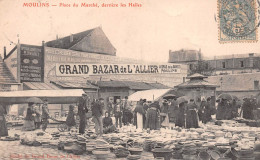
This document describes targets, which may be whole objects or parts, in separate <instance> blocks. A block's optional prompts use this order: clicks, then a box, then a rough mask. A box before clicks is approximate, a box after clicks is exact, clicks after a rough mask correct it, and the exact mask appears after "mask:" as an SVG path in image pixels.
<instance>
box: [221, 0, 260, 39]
mask: <svg viewBox="0 0 260 160" xmlns="http://www.w3.org/2000/svg"><path fill="white" fill-rule="evenodd" d="M256 5H257V3H256V0H218V18H219V19H218V22H219V26H218V27H219V42H220V43H230V42H231V43H232V42H257V40H258V39H257V38H258V37H257V34H258V33H257V26H258V24H257V15H258V14H257V6H256Z"/></svg>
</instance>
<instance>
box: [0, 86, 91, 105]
mask: <svg viewBox="0 0 260 160" xmlns="http://www.w3.org/2000/svg"><path fill="white" fill-rule="evenodd" d="M82 93H84V91H83V90H82V89H61V90H24V91H10V92H0V103H8V104H23V103H27V99H28V98H31V97H38V98H40V99H42V100H44V99H47V100H48V102H49V103H50V104H71V103H75V102H77V99H78V98H79V97H80V96H81V95H82ZM87 94H88V93H87Z"/></svg>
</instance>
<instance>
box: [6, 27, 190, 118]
mask: <svg viewBox="0 0 260 160" xmlns="http://www.w3.org/2000/svg"><path fill="white" fill-rule="evenodd" d="M4 55H5V56H4V63H5V64H6V66H7V67H8V68H9V70H10V71H11V73H12V74H13V76H14V79H15V80H16V81H17V82H19V83H21V84H22V89H24V90H29V89H32V90H48V89H84V90H85V91H90V92H93V91H94V92H95V93H96V94H95V95H94V94H93V95H92V96H91V97H92V98H97V96H105V97H116V96H119V95H120V96H121V98H122V97H124V96H128V95H130V94H131V93H133V92H135V91H137V90H144V88H142V87H141V88H138V87H137V88H135V87H132V86H133V85H128V86H127V85H126V86H123V87H122V86H121V87H104V86H102V85H95V84H98V82H99V83H100V82H103V81H109V82H110V81H121V82H126V81H127V82H129V83H132V84H133V83H142V84H144V85H145V83H149V84H155V85H161V84H162V85H164V86H168V87H173V86H175V85H178V84H180V83H182V82H183V77H186V76H187V65H185V64H171V63H160V64H158V63H154V62H144V61H140V60H135V59H129V58H121V57H117V56H116V49H115V48H114V46H113V45H112V44H111V43H110V41H109V39H108V38H107V37H106V35H105V34H104V32H103V31H102V29H101V28H100V27H98V28H94V29H90V30H87V31H84V32H80V33H77V34H73V35H70V36H67V37H64V38H57V39H56V40H53V41H49V42H46V43H45V42H43V43H42V45H41V46H35V45H26V44H20V43H18V44H17V46H15V47H14V48H13V49H12V50H11V51H10V52H9V53H8V54H6V53H5V54H4ZM107 65H110V67H111V68H109V73H108V74H105V72H104V74H85V73H87V72H88V70H84V74H80V73H81V72H82V73H83V69H86V67H91V66H92V67H93V66H99V67H100V66H103V67H104V66H105V67H106V66H107ZM61 66H63V67H64V68H62V69H66V72H68V70H69V74H65V75H62V74H61V68H60V67H61ZM73 66H74V67H73ZM75 66H79V68H77V69H78V70H76V68H75ZM119 66H120V68H119ZM80 67H85V68H80ZM122 67H123V68H122ZM124 67H125V68H124ZM129 67H137V68H135V69H136V70H135V71H137V69H138V73H132V69H131V68H130V70H131V72H129V73H126V72H124V74H122V73H121V72H122V69H123V70H124V69H128V70H129ZM138 67H140V68H138ZM142 67H143V68H142ZM145 67H148V68H149V67H150V68H149V72H146V71H147V70H148V69H147V68H145ZM156 67H157V68H156ZM160 67H161V68H160ZM165 67H166V69H165ZM167 67H169V68H167ZM88 69H89V68H88ZM145 69H146V70H145ZM100 70H101V68H98V70H97V71H98V72H99V73H100V72H101V71H100ZM144 70H145V71H144ZM114 71H117V72H118V73H116V72H114ZM119 71H120V73H119ZM150 71H151V72H150ZM152 71H154V72H152ZM155 71H156V73H155ZM159 71H160V72H159ZM102 73H103V71H102ZM129 83H128V84H129ZM139 87H140V86H139ZM154 88H156V86H153V87H150V88H147V89H154ZM50 108H51V109H53V110H59V111H60V110H64V108H67V106H66V105H50ZM55 112H58V111H55ZM57 114H58V113H57ZM59 114H62V113H61V112H59Z"/></svg>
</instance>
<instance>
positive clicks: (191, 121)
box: [186, 99, 199, 128]
mask: <svg viewBox="0 0 260 160" xmlns="http://www.w3.org/2000/svg"><path fill="white" fill-rule="evenodd" d="M197 108H198V107H197V105H196V104H195V103H194V100H193V99H191V100H190V103H189V104H188V105H187V111H186V114H187V115H186V128H198V127H199V121H198V114H197V112H196V110H197Z"/></svg>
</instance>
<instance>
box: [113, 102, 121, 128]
mask: <svg viewBox="0 0 260 160" xmlns="http://www.w3.org/2000/svg"><path fill="white" fill-rule="evenodd" d="M114 115H115V119H116V127H117V128H118V123H119V127H120V128H121V127H122V115H123V106H122V103H121V100H120V99H117V100H116V104H115V105H114Z"/></svg>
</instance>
